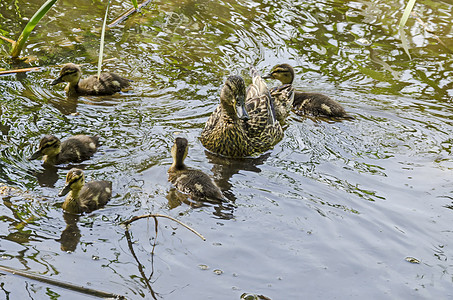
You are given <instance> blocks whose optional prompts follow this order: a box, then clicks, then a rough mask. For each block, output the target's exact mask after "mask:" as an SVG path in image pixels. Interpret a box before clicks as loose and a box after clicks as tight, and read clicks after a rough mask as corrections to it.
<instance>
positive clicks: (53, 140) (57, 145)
mask: <svg viewBox="0 0 453 300" xmlns="http://www.w3.org/2000/svg"><path fill="white" fill-rule="evenodd" d="M60 151H61V142H60V140H59V139H58V138H57V137H56V136H54V135H46V136H44V137H43V138H42V139H41V141H40V142H39V149H38V151H36V152H35V153H33V154H32V155H31V156H30V158H29V160H33V159H38V158H40V157H42V156H45V155H47V156H51V157H52V156H56V155H58V153H60Z"/></svg>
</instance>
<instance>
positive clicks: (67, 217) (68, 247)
mask: <svg viewBox="0 0 453 300" xmlns="http://www.w3.org/2000/svg"><path fill="white" fill-rule="evenodd" d="M63 218H64V221H65V222H66V228H65V229H64V230H63V231H62V232H61V236H60V239H58V240H57V242H60V244H61V247H60V249H61V250H63V251H66V252H74V251H75V249H76V248H77V245H78V244H79V241H80V237H81V236H82V235H81V234H80V229H79V227H78V226H77V222H78V221H79V218H80V215H76V214H71V213H67V212H65V213H63Z"/></svg>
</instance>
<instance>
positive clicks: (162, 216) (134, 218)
mask: <svg viewBox="0 0 453 300" xmlns="http://www.w3.org/2000/svg"><path fill="white" fill-rule="evenodd" d="M157 217H160V218H167V219H170V220H172V221H175V222H176V223H178V224H179V225H182V226H184V227H185V228H187V229H189V230H190V231H192V232H193V233H195V234H196V235H198V236H199V237H200V238H201V239H202V240H203V241H206V238H205V237H204V236H202V235H201V234H199V233H198V232H197V231H196V230H195V229H193V228H191V227H190V226H188V225H186V224H184V223H183V222H181V221H179V220H177V219H175V218H173V217H170V216H167V215H161V214H148V215H142V216H135V217H132V218H131V219H130V220H128V221H124V222H123V224H124V225H126V226H128V225H129V224H131V223H132V222H135V221H137V220H140V219H145V218H154V219H156V218H157Z"/></svg>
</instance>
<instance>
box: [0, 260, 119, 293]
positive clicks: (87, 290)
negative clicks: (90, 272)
mask: <svg viewBox="0 0 453 300" xmlns="http://www.w3.org/2000/svg"><path fill="white" fill-rule="evenodd" d="M0 271H5V272H8V273H11V274H14V275H19V276H22V277H26V278H30V279H33V280H37V281H40V282H44V283H47V284H51V285H55V286H57V287H60V288H64V289H68V290H73V291H76V292H79V293H83V294H87V295H91V296H95V297H103V298H113V299H126V297H124V296H121V295H117V294H112V293H107V292H104V291H99V290H94V289H90V288H86V287H83V286H80V285H75V284H72V283H69V282H64V281H59V280H55V279H52V278H49V277H45V276H42V275H38V274H34V273H31V272H27V271H22V270H17V269H13V268H10V267H5V266H0Z"/></svg>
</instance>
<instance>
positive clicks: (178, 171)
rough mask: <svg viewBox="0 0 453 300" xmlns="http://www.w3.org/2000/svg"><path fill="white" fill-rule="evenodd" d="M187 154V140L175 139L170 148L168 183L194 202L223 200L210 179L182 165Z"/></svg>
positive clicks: (200, 172)
mask: <svg viewBox="0 0 453 300" xmlns="http://www.w3.org/2000/svg"><path fill="white" fill-rule="evenodd" d="M187 152H188V142H187V139H185V138H181V137H177V138H176V139H175V143H174V144H173V147H171V156H172V157H173V164H172V165H171V167H170V168H169V169H168V181H170V182H171V183H172V184H173V185H174V186H175V187H176V188H177V189H178V190H179V191H181V192H182V193H184V194H188V195H189V196H190V197H191V198H192V199H194V200H198V199H203V200H204V199H206V200H209V199H211V200H223V199H224V197H223V194H222V192H221V191H220V189H219V187H218V186H217V185H216V184H215V183H214V181H213V180H212V179H211V177H209V176H208V175H206V174H205V173H203V172H202V171H200V170H195V169H192V168H189V167H187V166H186V165H185V164H184V159H185V158H186V156H187Z"/></svg>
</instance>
